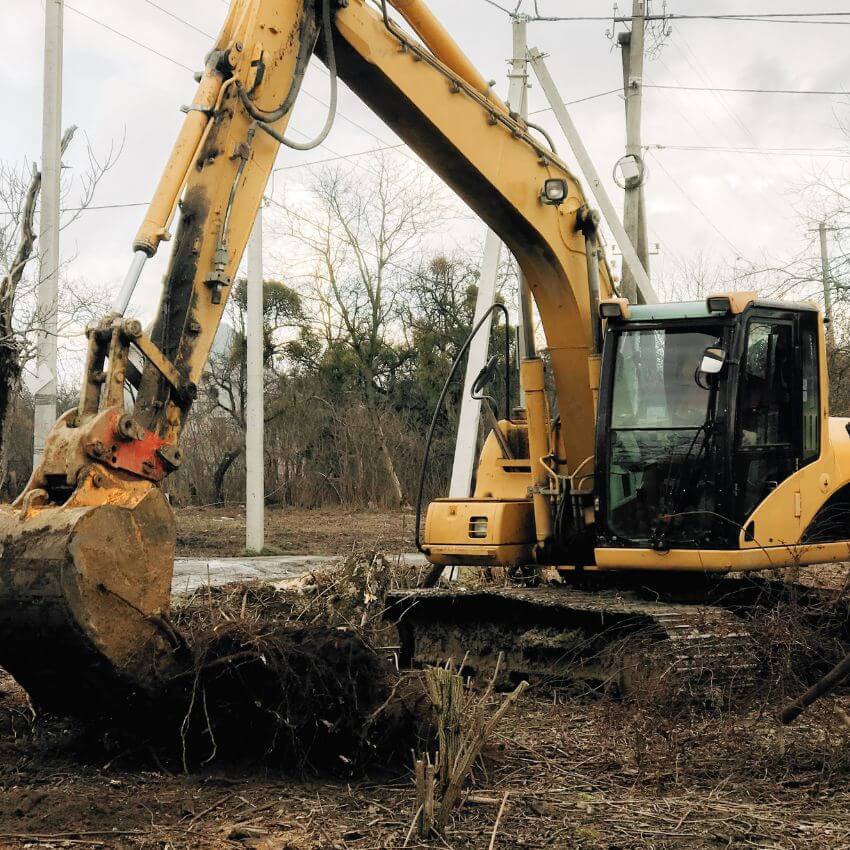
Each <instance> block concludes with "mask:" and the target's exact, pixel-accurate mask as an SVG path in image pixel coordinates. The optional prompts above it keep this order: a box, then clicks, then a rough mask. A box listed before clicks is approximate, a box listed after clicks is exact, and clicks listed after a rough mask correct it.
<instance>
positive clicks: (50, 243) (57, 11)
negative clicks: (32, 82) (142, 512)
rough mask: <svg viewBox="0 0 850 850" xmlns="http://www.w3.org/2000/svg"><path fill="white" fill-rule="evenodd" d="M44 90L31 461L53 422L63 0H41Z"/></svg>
mask: <svg viewBox="0 0 850 850" xmlns="http://www.w3.org/2000/svg"><path fill="white" fill-rule="evenodd" d="M44 12H45V21H44V93H43V106H42V109H43V112H42V142H41V215H40V218H39V235H38V251H39V257H40V263H39V274H38V304H37V322H38V324H39V325H40V331H39V335H38V354H37V358H36V368H37V372H36V385H35V425H34V435H33V465H34V466H35V465H37V464H38V463H39V462H40V461H41V455H42V453H43V452H44V440H45V438H46V437H47V435H48V434H49V433H50V430H51V428H53V424H54V422H55V421H56V335H57V333H58V321H57V312H58V307H59V199H60V193H61V182H60V181H61V177H60V174H61V168H62V150H61V146H62V38H63V36H62V31H63V17H64V12H65V7H64V5H63V0H46V3H45V4H44Z"/></svg>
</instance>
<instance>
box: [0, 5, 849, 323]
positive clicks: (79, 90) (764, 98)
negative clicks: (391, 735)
mask: <svg viewBox="0 0 850 850" xmlns="http://www.w3.org/2000/svg"><path fill="white" fill-rule="evenodd" d="M501 1H502V3H503V5H505V4H509V5H512V6H514V7H515V5H516V0H501ZM627 2H628V0H621V5H625V3H627ZM158 5H160V6H163V7H165V8H167V9H169V10H170V11H171V12H173V13H174V15H177V16H179V17H180V18H183V19H185V21H187V22H189V23H190V24H192V26H193V27H195V28H196V29H195V28H192V27H190V26H187V25H186V24H184V23H181V22H180V21H178V20H175V19H174V18H173V17H170V16H169V15H167V14H165V13H164V12H163V11H161V10H158V9H157V8H155V6H154V4H153V3H151V2H148V0H123V2H120V3H118V2H111V3H104V2H102V0H72V2H71V4H70V5H69V6H68V7H67V11H66V18H65V92H64V106H63V123H64V125H66V126H67V125H69V124H76V125H78V126H79V128H80V130H81V131H83V132H85V133H86V134H87V135H88V138H89V140H90V142H91V145H92V147H93V148H94V150H95V151H98V152H105V151H106V150H107V149H108V148H109V147H110V145H112V144H115V143H119V142H120V140H121V139H122V138H123V139H125V143H124V149H123V153H122V155H121V157H120V159H119V161H118V163H117V165H116V167H115V168H114V169H113V170H112V171H111V172H110V173H109V174H108V175H107V177H106V178H105V179H104V181H103V183H102V185H101V186H100V188H99V191H98V196H97V199H96V201H95V203H96V204H97V205H111V204H129V203H140V202H144V201H146V200H147V199H148V198H149V196H150V194H151V192H152V191H153V188H154V186H155V184H156V182H157V180H158V177H159V172H160V169H161V167H162V165H163V163H164V161H165V159H166V157H167V156H168V153H169V151H170V148H171V145H172V143H173V141H174V138H175V135H176V132H177V130H178V127H179V125H180V122H181V119H182V115H181V113H180V112H179V107H180V105H181V104H185V103H188V102H190V101H191V99H192V95H193V92H194V89H195V84H194V82H193V80H192V78H191V74H190V72H189V70H187V68H191V69H196V68H200V67H201V66H202V59H203V55H204V53H205V52H206V50H207V49H208V48H209V46H210V43H211V39H210V38H208V37H207V36H206V35H204V34H203V33H210V34H214V33H216V32H217V31H218V27H219V25H220V23H221V21H222V19H223V17H224V15H225V13H226V9H227V7H226V3H225V2H224V0H158ZM531 5H532V4H531V3H530V2H529V0H526V6H527V7H530V6H531ZM538 5H539V7H540V10H541V12H545V13H546V14H565V15H571V14H572V15H575V14H581V15H608V14H610V13H611V9H612V6H611V4H610V3H609V2H608V0H583V2H581V3H579V2H577V0H539V4H538ZM655 6H656V7H660V2H659V0H656V2H655ZM431 7H432V9H433V10H434V11H435V13H436V14H437V15H438V16H439V17H440V18H441V19H442V20H443V21H444V22H445V24H446V26H447V27H448V29H449V30H450V31H451V32H452V33H453V34H454V36H455V37H456V39H457V40H458V42H459V43H460V44H461V45H462V47H463V48H464V49H465V50H466V51H467V53H468V54H469V56H470V57H471V58H472V59H473V61H474V62H475V64H476V65H477V66H478V67H479V69H480V70H481V72H482V74H483V75H484V76H485V77H487V78H492V79H496V80H498V81H499V90H500V93H502V94H503V95H504V93H505V91H506V77H505V75H506V71H507V65H506V60H507V58H508V57H509V54H510V50H511V28H510V21H509V19H508V18H507V16H506V15H505V14H504V13H503V12H501V11H499V10H498V9H496V8H494V7H493V6H491V5H490V4H488V3H487V2H486V0H461V2H459V0H431ZM668 7H669V11H671V12H674V13H680V14H687V13H705V12H710V13H712V14H717V13H723V12H744V13H753V12H785V11H787V12H804V11H824V9H829V8H832V9H835V10H840V9H843V10H845V11H846V10H849V9H850V3H848V2H847V0H831V2H812V0H770V2H768V0H735V2H733V0H711V2H708V0H701V2H697V0H669V3H668ZM529 10H530V9H529ZM84 15H85V16H88V17H85V16H84ZM43 19H44V4H43V0H0V28H2V32H3V33H4V55H5V59H4V62H3V63H2V64H0V114H2V115H3V116H4V122H3V125H4V130H3V133H2V136H0V159H2V160H4V161H7V162H8V161H21V162H22V161H24V160H25V159H26V158H30V159H31V158H33V157H37V156H38V154H39V151H40V145H41V108H40V101H41V85H42V49H43V25H44V20H43ZM91 19H95V20H97V21H100V22H101V24H102V25H99V24H98V23H95V22H94V21H93V20H91ZM845 20H846V21H847V22H848V23H850V18H848V19H845ZM106 27H110V28H112V30H114V31H117V32H120V33H123V34H125V35H126V36H129V37H131V38H132V39H134V40H135V41H137V42H140V43H142V44H143V45H146V46H147V48H148V49H145V48H144V47H141V46H138V45H137V44H134V43H132V42H131V41H129V40H127V38H123V37H122V36H121V35H118V34H117V32H114V31H110V30H109V29H107V28H106ZM610 28H611V23H610V22H599V21H595V22H591V21H584V22H560V23H548V22H547V23H544V22H538V23H533V24H531V25H530V26H529V41H530V44H531V45H533V46H538V47H540V48H541V49H542V50H544V51H545V52H547V53H548V54H550V57H551V58H550V60H549V64H550V70H551V71H552V73H553V76H554V77H555V79H556V82H557V84H558V85H559V87H560V90H561V93H562V95H563V97H564V98H565V99H566V100H573V99H578V98H583V97H588V96H591V95H595V94H598V93H600V92H605V91H607V90H610V89H615V88H617V87H618V86H619V85H620V84H621V83H622V71H621V64H620V54H619V51H618V50H617V48H616V47H615V46H614V42H612V41H611V40H610V39H609V38H608V37H607V36H606V30H610ZM848 36H850V27H848V26H820V25H793V24H780V23H750V22H722V21H705V20H698V21H674V22H673V23H672V32H671V33H670V35H669V36H668V37H667V38H666V39H665V40H664V43H663V45H662V46H661V48H660V50H658V51H657V52H656V54H655V55H653V56H652V57H650V58H649V59H648V61H647V67H646V72H645V82H647V83H653V84H656V85H660V84H671V85H681V86H709V87H721V88H793V89H829V90H839V91H846V90H847V89H848V87H849V86H850V51H848V49H847V44H848ZM153 51H155V52H153ZM157 54H161V55H157ZM181 66H186V67H181ZM306 88H307V90H308V91H310V92H311V93H313V94H315V95H316V96H317V97H319V98H321V99H322V100H326V99H327V76H326V75H323V74H318V73H316V72H315V71H314V72H311V73H310V75H309V77H308V80H307V84H306ZM848 104H850V98H847V97H840V96H839V97H835V96H833V97H829V96H809V95H780V94H770V95H768V94H737V93H736V94H722V95H720V94H716V93H709V92H690V91H673V90H664V89H650V90H648V91H647V93H646V98H645V112H644V131H643V139H644V143H645V144H647V145H664V146H699V147H734V148H740V147H748V148H779V149H786V152H787V149H798V148H804V149H806V150H815V149H816V150H819V151H820V150H822V149H836V148H842V147H843V148H845V150H846V149H847V148H848V145H847V142H846V139H845V138H844V136H843V135H842V132H841V130H840V124H841V122H842V120H844V121H845V122H846V121H847V119H850V105H848ZM545 106H546V103H545V100H544V97H543V94H542V92H541V91H540V90H539V88H536V87H535V88H533V89H532V91H531V93H530V107H531V109H532V110H537V109H542V108H543V107H545ZM571 112H572V115H573V118H574V120H575V122H576V123H577V125H578V127H579V129H580V131H581V132H582V134H583V136H584V140H585V143H586V145H587V147H588V149H589V151H590V153H591V156H592V157H593V159H594V161H595V163H596V165H597V168H598V170H599V171H600V172H601V173H602V174H603V176H605V177H606V178H607V177H608V176H609V175H610V174H611V170H612V167H613V164H614V163H615V161H616V160H617V159H618V158H619V156H621V154H622V152H623V146H624V135H625V129H624V117H623V102H622V98H621V97H620V96H619V95H618V94H611V95H607V96H604V97H599V98H596V99H593V100H589V101H587V102H585V103H582V104H578V105H575V106H573V107H571ZM324 117H325V115H324V109H323V107H322V106H320V105H317V104H316V102H315V101H312V100H310V99H309V98H302V99H301V100H300V101H299V103H298V106H297V109H296V113H295V117H294V119H293V124H292V127H293V128H295V129H299V130H303V131H304V132H306V133H312V132H313V131H315V130H316V129H318V128H319V127H320V126H321V124H322V123H323V121H324ZM535 120H537V121H538V122H540V123H542V124H544V125H545V126H546V127H548V128H549V129H550V131H551V132H552V133H553V134H554V135H555V136H556V139H557V138H559V131H558V130H557V128H556V126H555V124H554V121H553V120H552V118H551V117H550V115H549V114H548V113H546V112H542V113H540V114H539V115H537V116H535ZM352 122H355V123H356V124H357V125H360V127H362V128H365V130H364V129H361V128H359V127H357V126H355V123H352ZM366 130H368V131H369V132H366ZM78 141H79V142H80V143H79V144H78V143H76V142H75V144H74V147H73V149H72V151H71V153H70V155H69V156H68V157H67V159H66V163H67V165H69V166H70V167H71V168H72V169H75V170H79V169H82V168H84V166H85V155H84V144H83V143H82V140H81V139H78ZM393 141H395V137H394V136H393V134H392V133H391V132H390V131H389V130H388V129H387V128H386V127H385V126H384V125H382V124H381V122H380V121H378V120H377V119H376V118H375V117H374V116H372V115H371V113H370V112H369V111H368V110H367V109H366V108H365V107H364V106H363V105H362V104H361V103H360V102H359V101H358V100H357V99H356V97H354V95H352V94H351V93H350V92H347V91H343V93H342V96H341V102H340V117H339V119H338V120H337V122H336V124H335V127H334V130H333V132H332V133H331V135H330V137H329V139H328V140H327V144H326V145H325V146H323V148H322V149H320V150H317V151H313V152H311V153H306V154H300V153H297V152H295V151H291V150H284V151H282V152H281V154H280V158H279V161H278V167H282V166H293V165H298V164H301V163H308V162H310V161H314V160H318V159H323V158H326V157H330V156H334V155H337V154H348V153H353V152H361V151H366V150H369V149H370V148H374V147H378V146H381V145H384V144H388V143H390V144H391V143H392V142H393ZM559 147H561V148H564V147H565V145H564V144H563V143H562V144H561V145H559ZM568 160H569V161H570V162H572V160H571V159H570V158H569V157H568ZM847 162H848V160H847V159H841V158H837V157H829V156H824V155H818V156H810V155H807V156H799V157H797V156H787V155H775V156H766V155H762V154H743V153H726V152H714V151H704V150H701V151H696V150H669V149H668V150H653V151H651V152H650V154H649V156H648V164H649V168H650V180H649V183H648V186H647V203H648V217H649V222H650V237H651V240H652V241H654V242H659V243H660V245H661V247H660V251H661V253H660V255H658V256H656V257H653V266H654V273H655V274H656V275H661V276H664V277H668V276H671V275H673V274H675V267H676V263H677V261H678V260H681V259H682V258H687V257H690V256H693V255H694V254H695V253H696V252H703V253H704V254H706V255H716V256H718V257H722V258H724V259H725V260H727V261H728V262H729V263H730V264H733V263H734V262H735V261H736V257H739V256H740V257H742V258H744V259H746V260H757V259H758V258H760V257H763V256H767V257H770V258H771V259H773V260H774V261H781V260H782V259H783V258H785V257H787V256H790V255H794V254H797V253H799V252H800V251H802V250H805V249H806V247H807V246H809V248H810V250H812V251H813V250H814V243H813V241H812V237H811V235H810V234H808V233H806V228H807V224H806V222H805V221H803V220H801V217H800V213H801V210H800V204H799V201H798V196H797V190H798V189H799V187H800V186H801V185H803V184H805V183H806V182H807V181H809V180H810V179H811V178H812V175H813V174H815V173H816V172H817V171H819V170H822V169H828V170H831V171H833V172H834V173H837V172H839V171H840V169H841V168H842V167H843V166H844V164H845V163H847ZM307 173H308V172H307V170H306V169H304V168H298V169H292V170H289V171H282V172H279V173H278V174H277V175H276V178H275V191H276V192H282V190H283V186H284V184H286V185H292V184H295V183H297V182H298V181H300V180H303V179H304V177H305V175H306V174H307ZM609 189H610V191H611V192H612V193H615V198H616V202H617V204H618V205H620V204H621V197H620V195H619V194H618V193H617V190H616V188H615V187H614V185H613V183H611V182H610V180H609ZM142 212H143V210H142V208H140V207H127V208H118V209H108V210H93V211H90V212H88V213H87V214H86V215H85V216H83V217H82V219H81V220H80V221H79V222H78V223H76V224H75V225H74V226H73V227H71V228H69V230H68V231H66V233H65V235H64V244H63V253H64V255H65V256H66V257H71V256H73V257H74V260H73V265H72V274H73V276H76V277H80V278H86V279H87V280H89V281H91V282H92V283H96V284H101V285H107V286H116V285H117V284H118V282H119V281H120V279H121V277H122V275H123V272H124V270H125V268H126V266H127V263H128V261H129V258H130V243H131V241H132V238H133V236H134V234H135V231H136V228H137V226H138V224H139V222H140V220H141V217H142ZM469 227H470V228H472V229H473V230H474V232H476V233H481V234H482V235H483V229H482V228H481V226H480V225H475V224H474V223H472V222H471V223H470V224H469ZM451 238H452V237H451V235H450V234H448V233H447V234H446V241H447V243H449V242H450V240H451ZM161 253H162V254H165V253H166V252H165V251H162V252H161ZM163 259H164V258H163ZM739 262H740V261H739ZM158 272H159V269H158V268H153V269H152V270H150V271H149V273H148V274H146V277H145V282H146V283H147V284H148V286H147V289H146V292H145V293H142V294H141V296H140V299H139V302H138V303H137V304H136V308H137V312H138V311H145V310H147V309H149V308H150V307H151V306H152V304H153V301H154V298H155V297H156V296H157V295H158V285H157V280H158Z"/></svg>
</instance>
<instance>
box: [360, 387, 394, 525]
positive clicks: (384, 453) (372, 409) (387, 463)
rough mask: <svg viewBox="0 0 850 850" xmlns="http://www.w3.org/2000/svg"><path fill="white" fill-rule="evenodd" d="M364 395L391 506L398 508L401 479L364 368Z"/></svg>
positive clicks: (372, 388) (373, 391) (372, 389)
mask: <svg viewBox="0 0 850 850" xmlns="http://www.w3.org/2000/svg"><path fill="white" fill-rule="evenodd" d="M364 378H365V381H364V384H365V390H366V392H365V395H366V408H367V410H368V411H369V415H370V416H371V417H372V427H373V428H374V430H375V439H376V440H377V441H378V451H379V452H380V454H381V461H382V462H383V464H384V471H385V472H386V473H387V478H388V479H389V482H390V490H391V492H392V495H393V503H392V507H394V508H400V507H402V505H404V491H403V490H402V489H401V481H400V480H399V477H398V474H397V473H396V471H395V464H394V463H393V458H392V455H391V454H390V450H389V448H388V446H387V438H386V435H385V434H384V426H383V425H382V424H381V412H380V410H378V402H377V399H376V398H375V390H374V386H373V384H372V374H371V372H370V371H368V370H365V375H364Z"/></svg>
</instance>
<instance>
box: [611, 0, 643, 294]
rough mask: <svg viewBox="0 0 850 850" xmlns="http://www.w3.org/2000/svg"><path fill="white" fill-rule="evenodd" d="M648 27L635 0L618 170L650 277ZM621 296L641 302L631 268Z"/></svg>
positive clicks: (624, 45)
mask: <svg viewBox="0 0 850 850" xmlns="http://www.w3.org/2000/svg"><path fill="white" fill-rule="evenodd" d="M645 27H646V2H645V0H632V29H631V31H630V32H621V33H620V34H619V35H618V36H617V41H618V42H619V44H620V47H621V49H622V59H623V91H624V93H625V100H626V155H625V156H624V157H623V159H621V160H620V163H619V166H620V173H621V175H622V178H623V184H622V185H623V188H624V190H625V199H624V202H623V226H624V227H625V229H626V233H627V234H628V235H629V238H630V239H631V242H632V244H633V245H634V246H635V250H636V251H637V255H638V258H639V259H640V261H641V264H642V265H643V267H644V269H645V270H646V272H647V274H649V245H648V240H647V235H646V205H645V201H644V191H643V185H644V181H645V177H646V169H645V164H644V159H643V149H642V145H641V109H642V106H643V57H644V34H645ZM620 292H621V293H622V294H623V296H624V297H625V298H628V299H629V301H632V302H636V301H638V300H639V295H638V287H637V285H636V283H635V278H634V275H633V274H632V273H631V270H630V269H629V268H628V267H625V268H624V269H623V278H622V282H621V283H620Z"/></svg>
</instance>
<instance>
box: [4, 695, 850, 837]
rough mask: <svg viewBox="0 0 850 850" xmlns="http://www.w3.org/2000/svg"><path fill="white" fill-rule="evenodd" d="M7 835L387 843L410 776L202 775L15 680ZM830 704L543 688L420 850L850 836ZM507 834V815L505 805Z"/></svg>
mask: <svg viewBox="0 0 850 850" xmlns="http://www.w3.org/2000/svg"><path fill="white" fill-rule="evenodd" d="M0 687H2V690H3V692H4V694H3V697H2V698H0V847H3V848H25V847H29V848H41V847H44V848H60V847H108V848H128V850H129V848H133V849H134V850H135V849H136V848H154V847H155V848H163V850H164V848H170V850H181V849H182V848H234V850H239V848H257V849H258V850H325V849H326V848H327V850H331V848H333V850H348V848H350V850H367V848H368V850H389V848H401V847H403V846H405V837H406V835H407V833H408V830H409V826H410V823H411V820H412V817H413V809H414V804H413V801H414V791H413V780H412V777H411V776H410V774H409V773H408V772H406V771H405V772H403V773H402V774H401V775H397V776H394V777H387V776H377V777H369V778H356V779H355V778H352V779H348V780H346V779H338V780H334V781H323V780H321V779H319V778H314V779H309V778H308V779H307V780H305V779H303V778H296V777H294V776H291V775H287V774H286V773H285V772H283V771H279V770H270V769H268V768H266V767H257V766H256V765H250V764H246V765H242V766H237V767H234V766H229V767H228V768H227V769H223V768H212V767H209V768H202V769H200V770H197V771H194V772H192V773H190V774H180V773H171V772H167V771H165V770H164V769H161V768H157V767H156V766H155V765H147V766H139V765H138V764H136V765H128V764H127V763H126V761H125V760H124V759H123V758H122V755H121V753H120V752H116V753H114V754H113V755H111V756H108V757H107V756H104V755H103V754H101V755H99V756H98V757H96V758H95V757H93V756H92V754H91V753H89V754H88V755H86V750H85V748H84V742H81V740H80V739H79V738H78V737H77V736H76V735H75V734H74V733H72V732H71V731H70V730H69V729H66V728H64V727H63V726H62V724H58V723H56V724H53V725H50V726H48V727H46V728H45V727H39V731H38V732H36V733H33V732H32V730H31V729H30V721H29V716H28V709H27V705H26V701H25V698H24V696H23V694H22V693H21V692H20V691H19V690H18V689H17V688H16V686H15V685H14V684H13V683H11V682H10V681H9V680H8V679H7V680H5V681H2V683H0ZM839 703H841V704H843V706H844V709H845V710H846V709H850V704H848V700H846V699H842V700H837V699H833V700H825V701H824V702H823V703H821V704H820V705H819V706H818V707H817V709H816V710H814V711H812V712H811V714H809V715H807V716H806V718H805V721H804V722H803V723H800V724H799V725H795V726H793V727H790V728H787V729H782V728H780V727H778V726H777V725H776V723H775V721H774V720H773V719H772V718H771V717H770V716H769V715H768V714H765V713H759V712H753V711H748V712H746V713H743V714H740V715H719V714H718V715H715V716H711V715H705V714H688V713H685V714H682V715H674V716H665V714H664V712H658V710H657V707H656V708H655V709H652V708H651V707H650V706H640V705H628V704H624V703H621V702H616V701H613V700H608V699H597V700H590V699H587V700H569V701H564V702H562V701H560V700H558V699H554V700H553V698H552V695H551V694H544V693H542V692H538V693H534V692H530V693H529V694H528V695H527V696H526V697H525V698H524V700H523V702H522V703H521V704H520V706H519V707H518V708H517V710H516V711H515V713H514V714H513V715H509V718H508V720H507V721H506V722H505V723H504V724H503V727H502V728H501V730H500V731H499V734H498V737H497V739H496V741H495V742H494V744H493V746H492V747H491V748H490V750H489V752H488V754H487V758H486V760H485V762H484V764H483V765H482V766H481V767H479V769H478V770H477V771H476V775H475V782H474V787H473V789H472V791H471V793H470V795H469V796H468V798H467V801H466V803H465V804H464V805H463V807H462V808H461V809H460V811H459V812H458V813H457V814H456V815H455V817H454V819H453V822H452V824H451V825H450V827H449V828H448V830H447V831H446V833H445V835H444V837H443V838H434V839H432V840H431V842H430V843H428V844H423V843H422V842H421V841H420V840H419V839H418V838H416V837H415V836H414V837H412V838H411V839H410V841H409V842H408V844H407V846H408V847H411V848H415V847H423V846H428V847H448V848H457V850H461V848H463V850H466V849H467V848H469V850H472V848H482V850H483V848H488V847H490V846H492V847H493V848H505V850H507V848H515V847H527V848H563V850H566V848H571V850H572V848H588V850H590V848H593V850H600V849H601V850H617V848H619V850H632V848H634V850H637V848H659V850H661V849H662V848H663V850H668V848H669V850H673V848H676V850H679V848H693V850H709V848H711V850H714V849H715V848H781V850H786V848H787V850H796V848H804V847H805V848H830V850H839V848H847V847H850V729H848V728H846V727H845V726H844V725H842V723H841V722H839V721H838V720H837V716H836V713H835V712H836V707H837V706H838V705H839ZM503 801H505V804H504V809H503V812H502V815H501V818H498V820H499V826H498V830H497V834H496V839H495V841H494V842H493V844H492V845H491V843H490V839H491V837H492V833H493V829H494V824H495V823H496V821H497V815H498V812H499V809H500V807H501V805H502V803H503Z"/></svg>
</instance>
